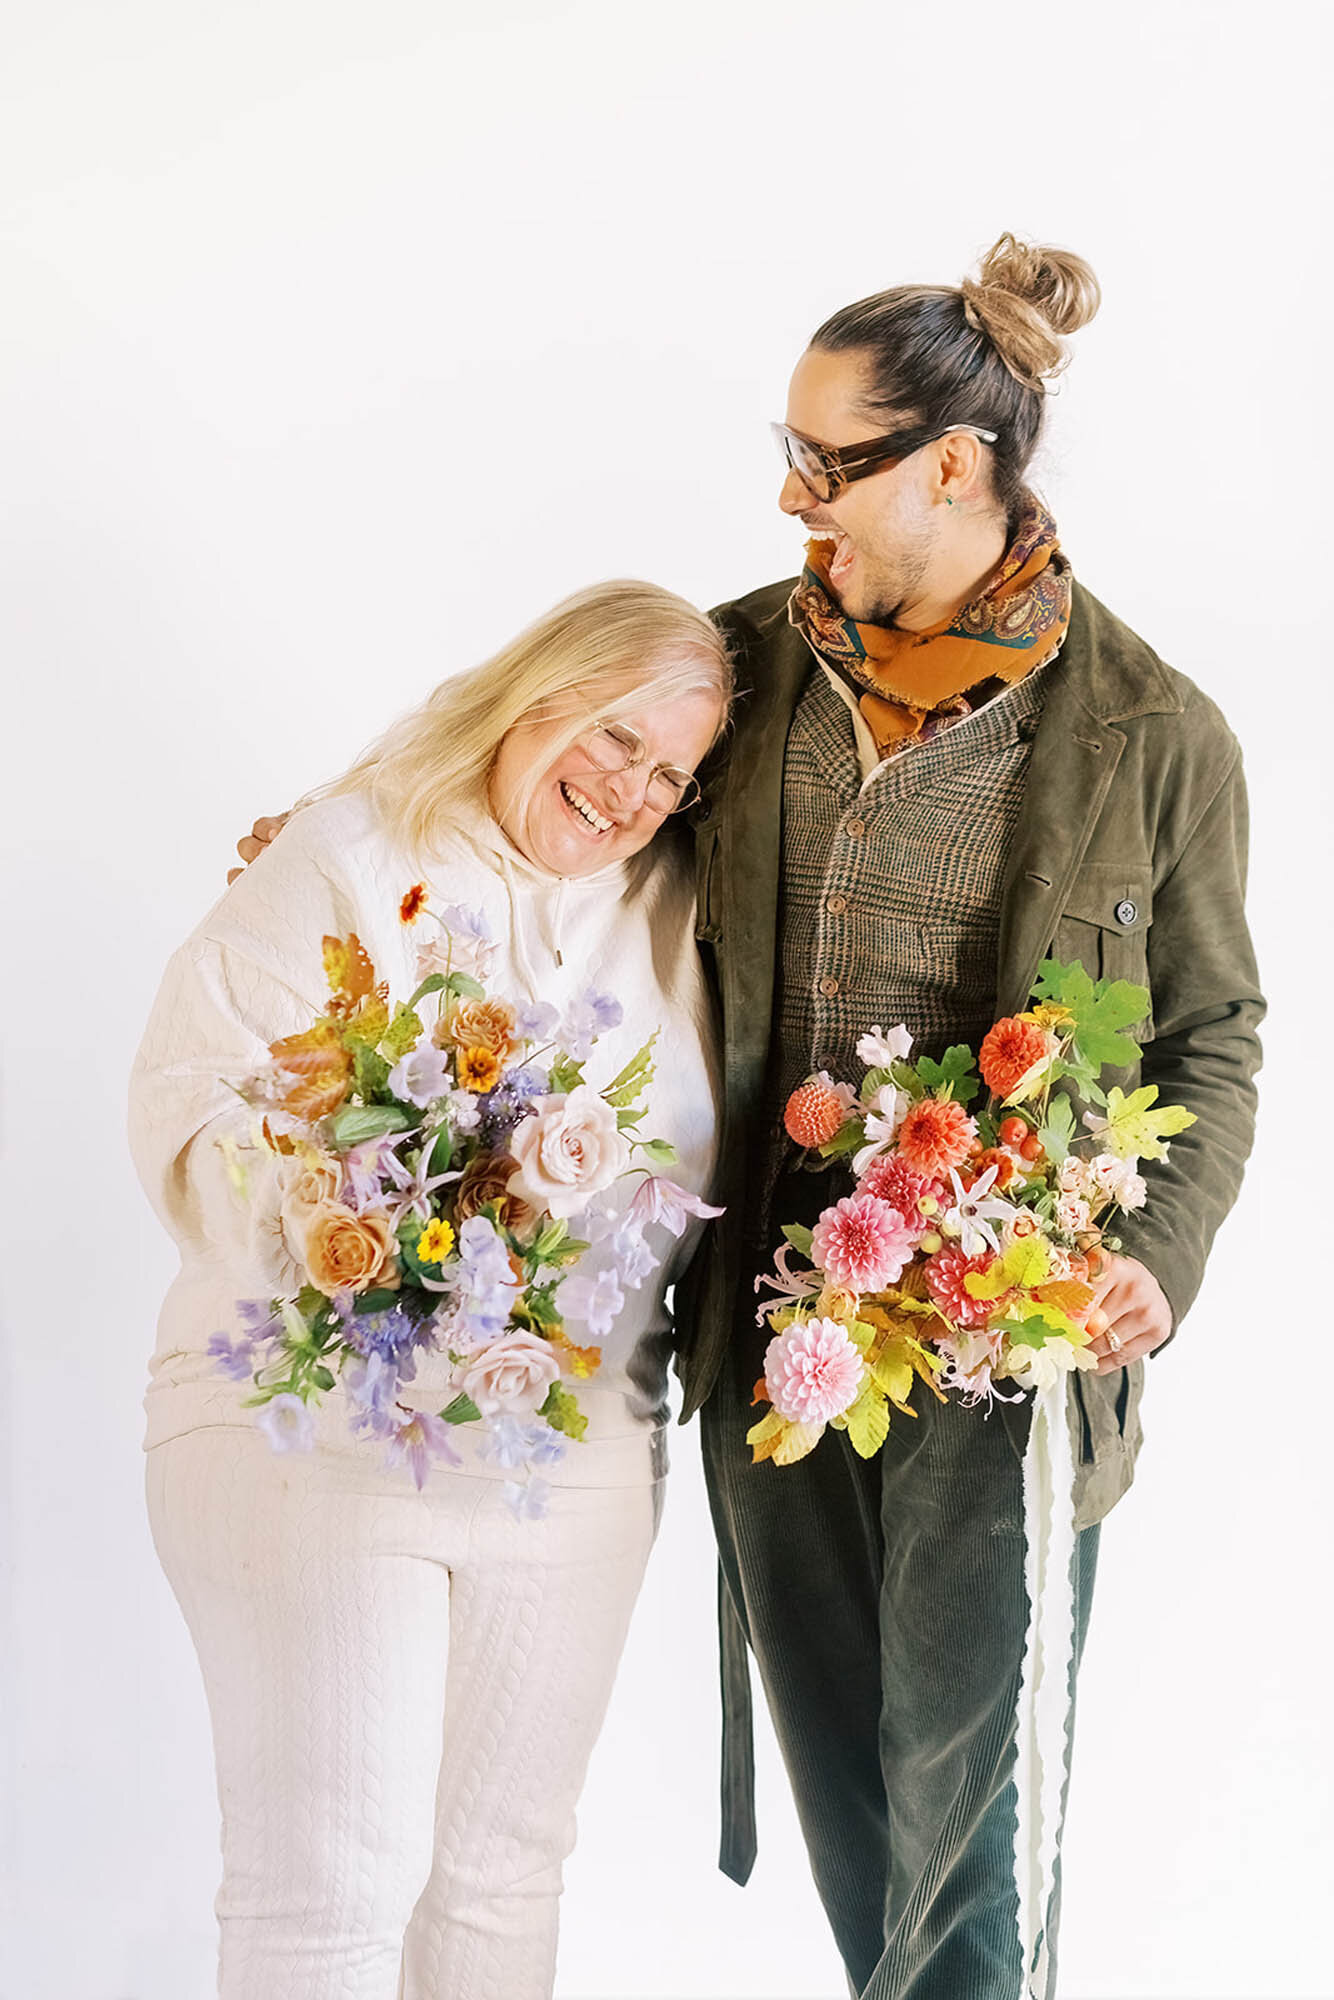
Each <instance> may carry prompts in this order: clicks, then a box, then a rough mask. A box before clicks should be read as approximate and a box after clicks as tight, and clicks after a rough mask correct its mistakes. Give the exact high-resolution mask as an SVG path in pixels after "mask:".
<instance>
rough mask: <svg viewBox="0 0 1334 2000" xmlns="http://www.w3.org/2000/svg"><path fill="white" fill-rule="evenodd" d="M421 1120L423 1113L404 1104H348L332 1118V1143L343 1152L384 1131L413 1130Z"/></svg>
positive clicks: (378, 1136)
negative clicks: (409, 1108)
mask: <svg viewBox="0 0 1334 2000" xmlns="http://www.w3.org/2000/svg"><path fill="white" fill-rule="evenodd" d="M420 1123H421V1114H420V1112H415V1111H408V1110H407V1109H406V1108H405V1107H404V1106H403V1105H401V1104H345V1105H344V1106H343V1108H342V1110H341V1111H335V1113H334V1115H333V1118H332V1119H331V1120H330V1130H331V1131H332V1133H333V1142H334V1144H335V1146H337V1148H338V1150H339V1151H340V1152H342V1153H345V1152H347V1151H348V1150H349V1149H350V1148H351V1147H353V1146H360V1145H361V1144H362V1142H363V1141H364V1140H366V1139H378V1138H380V1137H381V1135H382V1134H383V1133H385V1132H410V1131H411V1130H412V1128H413V1126H414V1125H419V1124H420Z"/></svg>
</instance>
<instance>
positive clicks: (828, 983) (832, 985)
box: [819, 972, 838, 1000]
mask: <svg viewBox="0 0 1334 2000" xmlns="http://www.w3.org/2000/svg"><path fill="white" fill-rule="evenodd" d="M819 990H820V992H821V993H823V994H824V997H825V999H826V1000H832V999H833V997H834V995H835V994H836V993H837V992H838V981H837V980H836V979H833V978H831V977H830V975H829V974H828V973H827V972H826V974H825V976H824V978H823V979H822V980H821V981H820V983H819Z"/></svg>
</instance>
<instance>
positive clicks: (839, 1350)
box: [747, 960, 1195, 1465]
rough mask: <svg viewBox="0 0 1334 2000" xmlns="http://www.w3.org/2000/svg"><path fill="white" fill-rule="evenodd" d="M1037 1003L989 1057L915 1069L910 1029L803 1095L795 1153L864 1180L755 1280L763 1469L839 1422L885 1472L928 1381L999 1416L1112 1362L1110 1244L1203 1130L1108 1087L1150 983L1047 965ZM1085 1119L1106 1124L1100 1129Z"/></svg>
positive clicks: (1150, 1094)
mask: <svg viewBox="0 0 1334 2000" xmlns="http://www.w3.org/2000/svg"><path fill="white" fill-rule="evenodd" d="M1032 999H1033V1002H1034V1004H1033V1006H1032V1007H1031V1008H1030V1009H1029V1010H1028V1011H1027V1012H1026V1013H1023V1014H1019V1015H1015V1016H1012V1017H1010V1018H1008V1019H1006V1020H1003V1021H998V1022H996V1024H995V1025H994V1027H992V1029H991V1030H990V1032H989V1033H988V1034H987V1036H986V1038H985V1039H984V1041H983V1043H982V1045H981V1048H980V1050H979V1051H978V1053H977V1055H976V1057H975V1056H974V1054H973V1052H972V1050H970V1049H968V1048H966V1047H964V1046H963V1045H959V1046H957V1047H955V1048H951V1049H949V1050H947V1051H946V1053H945V1055H944V1056H943V1057H942V1059H941V1060H940V1061H939V1062H936V1061H933V1060H932V1059H931V1058H929V1057H925V1056H924V1057H920V1058H919V1059H918V1060H917V1061H916V1062H913V1061H910V1060H909V1058H910V1055H911V1048H912V1041H911V1037H910V1036H909V1035H908V1033H907V1030H906V1029H905V1028H902V1027H899V1028H895V1029H893V1030H891V1031H890V1033H888V1034H884V1033H882V1031H881V1030H880V1029H879V1028H878V1027H875V1028H872V1029H871V1030H870V1032H869V1033H868V1034H866V1035H863V1036H862V1038H861V1040H860V1042H859V1043H858V1045H857V1053H858V1055H859V1057H860V1058H861V1060H862V1061H863V1062H864V1063H866V1064H867V1066H868V1067H867V1072H866V1075H865V1076H864V1077H863V1079H862V1084H861V1089H860V1091H859V1092H858V1091H855V1090H854V1089H853V1088H852V1087H851V1086H850V1085H848V1084H846V1083H839V1082H835V1081H834V1080H833V1078H831V1077H830V1076H828V1075H827V1074H825V1073H824V1072H821V1073H820V1074H819V1075H817V1076H813V1077H810V1078H808V1079H807V1081H806V1082H805V1083H803V1084H802V1085H801V1086H800V1087H799V1088H798V1089H797V1090H796V1091H794V1092H793V1094H792V1097H791V1098H790V1099H789V1101H788V1105H787V1109H786V1113H785V1120H784V1122H785V1124H786V1128H787V1131H788V1135H789V1137H791V1138H792V1139H793V1140H794V1141H795V1142H796V1143H797V1144H798V1145H799V1146H802V1147H803V1148H806V1149H808V1150H810V1151H812V1152H814V1153H816V1154H817V1155H818V1156H819V1157H821V1158H823V1159H830V1158H834V1157H838V1156H841V1155H847V1156H849V1158H850V1161H851V1167H852V1173H853V1177H854V1183H855V1184H854V1186H853V1189H852V1192H851V1193H850V1194H848V1195H847V1196H845V1197H844V1198H843V1199H842V1200H840V1201H837V1202H835V1203H834V1204H833V1205H832V1206H831V1207H829V1208H827V1209H826V1210H825V1211H824V1213H823V1214H822V1215H821V1216H820V1218H819V1221H818V1222H817V1224H816V1226H815V1228H814V1229H813V1230H810V1229H805V1228H799V1227H796V1226H789V1227H787V1228H785V1229H784V1231H783V1234H784V1236H785V1237H786V1238H787V1243H786V1245H785V1247H784V1248H783V1249H781V1250H780V1251H779V1252H778V1255H777V1258H776V1261H775V1272H774V1275H773V1276H772V1277H768V1278H763V1279H758V1280H757V1281H756V1283H757V1288H758V1287H759V1286H760V1285H767V1286H768V1287H769V1288H770V1289H772V1290H773V1291H774V1292H776V1293H777V1294H778V1300H777V1302H773V1301H771V1302H770V1303H769V1304H768V1305H767V1306H765V1307H763V1308H762V1309H761V1312H760V1314H759V1317H760V1319H761V1321H763V1320H765V1319H767V1320H768V1321H769V1323H770V1325H771V1326H772V1327H773V1329H774V1337H773V1339H772V1340H771V1341H770V1343H769V1346H768V1349H767V1351H766V1354H765V1364H764V1377H763V1380H762V1381H761V1382H760V1383H759V1384H758V1385H757V1388H756V1401H757V1402H760V1401H767V1402H768V1404H769V1405H770V1408H769V1411H768V1414H767V1415H765V1416H764V1417H763V1418H762V1419H761V1420H760V1421H759V1422H758V1423H757V1424H756V1425H755V1426H754V1427H753V1428H752V1430H751V1431H750V1432H749V1434H748V1438H747V1442H748V1443H749V1444H750V1446H751V1449H752V1452H753V1455H754V1458H755V1460H756V1461H757V1462H758V1461H760V1460H762V1459H767V1458H772V1459H774V1460H776V1462H777V1463H778V1464H780V1465H790V1464H793V1463H795V1462H796V1460H798V1459H800V1458H804V1457H805V1456H806V1454H807V1453H808V1452H810V1451H812V1450H814V1448H815V1446H816V1445H817V1444H818V1443H819V1441H820V1438H821V1437H822V1436H823V1434H824V1431H825V1428H826V1426H827V1425H830V1424H832V1425H834V1426H835V1428H837V1429H840V1430H846V1431H847V1433H848V1436H849V1439H850V1441H851V1443H852V1444H853V1446H854V1448H855V1449H856V1450H857V1451H858V1452H859V1453H860V1454H861V1455H862V1456H863V1457H864V1458H869V1457H871V1456H873V1455H874V1453H876V1452H877V1451H878V1450H879V1449H880V1447H881V1445H882V1444H883V1443H884V1441H885V1438H886V1436H887V1435H888V1431H889V1424H890V1411H891V1408H893V1409H896V1410H899V1411H901V1412H902V1413H903V1414H904V1415H906V1416H914V1415H915V1414H916V1413H915V1411H914V1410H913V1409H912V1407H911V1403H910V1397H911V1395H912V1392H913V1388H914V1385H915V1384H916V1383H917V1382H918V1381H922V1382H924V1383H925V1384H926V1385H927V1388H928V1389H929V1390H930V1392H931V1393H932V1394H934V1395H935V1396H937V1397H938V1398H939V1399H940V1400H941V1401H945V1400H946V1397H947V1394H948V1393H949V1392H951V1391H952V1392H954V1393H956V1394H958V1395H960V1396H961V1397H962V1398H963V1399H964V1401H965V1402H968V1403H977V1402H990V1401H991V1400H992V1399H993V1398H1001V1399H1004V1400H1012V1399H1013V1398H1014V1397H1015V1396H1017V1395H1018V1394H1020V1393H1021V1392H1022V1391H1023V1390H1026V1389H1045V1388H1050V1387H1051V1386H1052V1385H1053V1383H1054V1382H1055V1381H1056V1380H1057V1379H1058V1378H1059V1377H1060V1376H1062V1375H1064V1374H1067V1373H1069V1372H1070V1371H1071V1370H1074V1369H1080V1368H1093V1367H1094V1366H1095V1365H1096V1363H1095V1361H1094V1359H1093V1357H1092V1355H1091V1354H1090V1353H1089V1351H1088V1347H1089V1341H1090V1339H1091V1338H1092V1337H1094V1336H1096V1335H1097V1334H1098V1333H1099V1332H1101V1331H1102V1330H1103V1325H1104V1323H1105V1322H1104V1320H1103V1316H1102V1315H1101V1314H1100V1313H1099V1311H1098V1309H1097V1308H1096V1307H1095V1305H1094V1284H1093V1282H1092V1281H1093V1280H1095V1279H1096V1278H1097V1276H1098V1273H1099V1269H1100V1264H1101V1259H1102V1255H1103V1252H1104V1250H1105V1249H1113V1250H1114V1249H1117V1248H1118V1247H1119V1245H1118V1242H1117V1239H1116V1238H1115V1236H1114V1235H1111V1234H1109V1233H1108V1230H1109V1228H1111V1227H1113V1226H1114V1222H1115V1217H1116V1215H1117V1213H1119V1212H1127V1211H1130V1210H1133V1209H1137V1208H1139V1207H1141V1206H1142V1205H1143V1203H1144V1201H1145V1198H1146V1193H1147V1189H1146V1184H1145V1181H1144V1179H1143V1177H1142V1176H1141V1174H1140V1173H1139V1163H1140V1161H1141V1160H1144V1159H1156V1158H1161V1157H1162V1156H1163V1155H1165V1154H1166V1152H1167V1143H1166V1142H1167V1140H1168V1139H1169V1138H1170V1137H1172V1136H1173V1135H1174V1134H1176V1133H1178V1132H1182V1131H1184V1130H1185V1128H1186V1127H1187V1126H1188V1125H1192V1124H1193V1123H1194V1122H1195V1120H1194V1114H1193V1113H1192V1112H1189V1111H1187V1110H1185V1109H1184V1108H1183V1107H1181V1106H1177V1105H1164V1106H1159V1105H1158V1103H1157V1098H1158V1092H1157V1089H1156V1088H1155V1087H1153V1086H1147V1087H1145V1088H1143V1089H1140V1090H1136V1091H1134V1092H1133V1093H1131V1094H1130V1095H1129V1096H1127V1095H1126V1094H1125V1093H1124V1092H1123V1091H1122V1090H1120V1089H1119V1088H1115V1087H1114V1088H1112V1089H1111V1090H1104V1089H1103V1088H1102V1085H1101V1082H1100V1077H1101V1075H1102V1072H1103V1071H1104V1069H1105V1068H1107V1067H1108V1066H1121V1065H1125V1064H1129V1063H1133V1062H1134V1061H1135V1060H1136V1058H1137V1056H1138V1049H1137V1046H1136V1044H1135V1042H1134V1040H1133V1039H1132V1038H1131V1037H1130V1035H1128V1034H1127V1033H1126V1030H1127V1029H1128V1028H1129V1027H1130V1026H1132V1025H1133V1024H1134V1023H1135V1022H1137V1021H1139V1020H1141V1019H1142V1018H1143V1017H1144V1015H1145V1014H1146V1012H1147V1011H1148V1005H1149V995H1148V993H1147V992H1146V991H1145V989H1144V988H1143V987H1140V986H1134V985H1131V984H1130V983H1129V982H1128V981H1125V980H1117V981H1106V980H1098V981H1096V982H1095V981H1094V980H1093V979H1092V978H1091V977H1090V975H1089V974H1088V972H1087V971H1086V970H1085V969H1084V968H1083V967H1082V966H1080V965H1062V964H1058V963H1057V962H1056V961H1054V960H1048V961H1046V962H1045V963H1044V964H1043V966H1042V968H1041V971H1040V974H1039V978H1038V983H1037V985H1036V987H1035V988H1034V991H1033V995H1032ZM979 1071H980V1077H979V1074H978V1073H979ZM983 1086H985V1088H986V1091H987V1097H986V1101H985V1105H984V1107H983V1108H982V1109H981V1110H979V1111H977V1112H976V1113H974V1112H973V1111H972V1110H970V1106H972V1105H973V1103H974V1101H975V1100H976V1099H977V1098H978V1095H979V1093H980V1091H981V1090H982V1089H983ZM1076 1102H1079V1103H1082V1104H1086V1105H1089V1106H1091V1107H1093V1108H1092V1109H1090V1110H1088V1111H1086V1112H1085V1113H1084V1115H1083V1130H1082V1132H1081V1130H1080V1128H1079V1125H1078V1123H1077V1113H1076ZM793 1252H795V1253H796V1254H797V1255H798V1256H800V1257H801V1258H803V1259H804V1260H805V1263H804V1265H803V1266H800V1267H798V1268H796V1269H794V1268H793V1267H792V1263H791V1256H792V1253H793ZM1005 1385H1011V1386H1010V1387H1009V1388H1008V1389H1007V1387H1006V1386H1005Z"/></svg>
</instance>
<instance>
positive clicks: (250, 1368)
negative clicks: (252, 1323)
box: [207, 1333, 255, 1382]
mask: <svg viewBox="0 0 1334 2000" xmlns="http://www.w3.org/2000/svg"><path fill="white" fill-rule="evenodd" d="M207 1352H208V1353H209V1355H210V1356H211V1357H212V1359H213V1363H214V1365H215V1367H216V1368H217V1370H218V1373H219V1374H220V1375H225V1376H226V1377H227V1379H228V1381H229V1382H246V1381H249V1379H250V1377H251V1376H252V1375H253V1374H254V1372H255V1343H254V1342H253V1341H252V1340H246V1339H245V1338H244V1337H242V1339H240V1340H237V1341H232V1340H229V1339H228V1337H227V1335H226V1334H225V1333H214V1334H210V1335H209V1342H208V1348H207Z"/></svg>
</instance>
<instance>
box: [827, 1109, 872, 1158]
mask: <svg viewBox="0 0 1334 2000" xmlns="http://www.w3.org/2000/svg"><path fill="white" fill-rule="evenodd" d="M865 1143H866V1125H865V1122H864V1121H863V1120H862V1119H860V1118H849V1119H848V1120H847V1122H846V1123H845V1124H843V1125H840V1126H839V1128H838V1130H837V1132H835V1134H834V1136H833V1138H832V1139H826V1140H825V1143H824V1145H823V1146H821V1147H820V1148H819V1153H820V1158H821V1159H822V1160H837V1159H841V1158H842V1156H843V1154H844V1153H855V1152H856V1151H857V1148H858V1147H859V1146H862V1145H864V1144H865Z"/></svg>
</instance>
